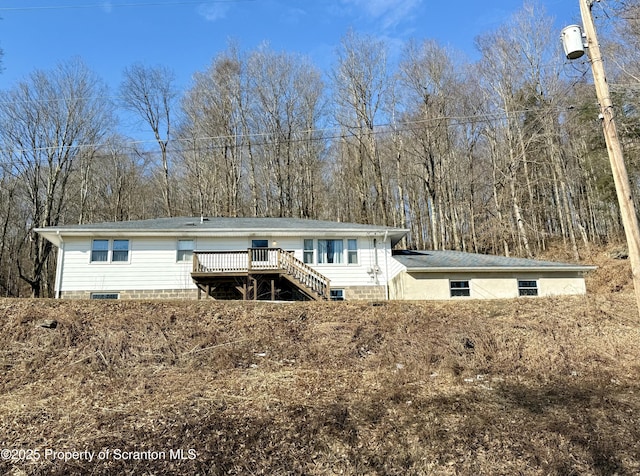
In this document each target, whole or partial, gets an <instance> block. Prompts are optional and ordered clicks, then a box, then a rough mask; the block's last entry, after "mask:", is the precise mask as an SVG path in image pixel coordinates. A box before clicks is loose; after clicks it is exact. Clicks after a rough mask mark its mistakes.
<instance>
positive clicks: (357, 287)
mask: <svg viewBox="0 0 640 476" xmlns="http://www.w3.org/2000/svg"><path fill="white" fill-rule="evenodd" d="M36 231H37V232H38V233H40V234H41V235H42V236H44V237H45V238H46V239H47V240H49V241H51V242H52V243H53V244H54V245H55V246H57V247H58V261H57V269H56V282H55V291H56V297H59V298H84V299H88V298H91V299H146V298H172V299H178V298H190V299H196V298H204V297H212V298H215V299H244V300H247V299H251V300H258V299H263V300H265V299H266V300H311V299H313V300H344V299H347V300H353V299H366V300H376V301H378V300H386V299H398V300H407V299H419V300H428V299H493V298H514V297H533V296H549V295H560V294H584V293H585V292H586V287H585V282H584V274H585V273H586V272H588V271H590V270H592V269H594V267H592V266H582V265H575V264H566V263H554V262H549V261H538V260H527V259H520V258H505V257H499V256H489V255H480V254H473V253H461V252H455V251H406V250H404V251H403V250H400V251H393V248H394V247H395V246H396V245H397V243H398V242H399V241H400V240H401V239H402V238H403V237H404V236H405V235H406V233H407V232H408V230H406V229H403V228H394V227H386V226H377V225H362V224H357V223H341V222H331V221H320V220H305V219H294V218H190V217H186V218H185V217H183V218H160V219H152V220H139V221H127V222H114V223H98V224H87V225H70V226H59V227H46V228H40V229H37V230H36Z"/></svg>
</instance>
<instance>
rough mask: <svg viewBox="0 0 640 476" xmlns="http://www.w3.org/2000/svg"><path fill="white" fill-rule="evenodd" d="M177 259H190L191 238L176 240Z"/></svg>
mask: <svg viewBox="0 0 640 476" xmlns="http://www.w3.org/2000/svg"><path fill="white" fill-rule="evenodd" d="M177 256H178V257H177V260H178V261H191V257H192V256H193V240H178V255H177Z"/></svg>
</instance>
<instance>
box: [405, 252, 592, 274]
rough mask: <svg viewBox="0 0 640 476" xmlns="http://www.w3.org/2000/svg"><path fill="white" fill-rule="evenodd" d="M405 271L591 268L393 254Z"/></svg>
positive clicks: (487, 257)
mask: <svg viewBox="0 0 640 476" xmlns="http://www.w3.org/2000/svg"><path fill="white" fill-rule="evenodd" d="M393 257H394V258H395V259H396V260H397V261H399V262H400V263H401V264H403V265H404V266H405V267H406V268H407V270H408V271H414V272H416V271H421V272H438V271H449V272H450V271H453V270H460V271H469V272H472V271H498V270H501V271H505V270H511V271H589V270H593V269H595V268H596V267H595V266H586V265H579V264H571V263H557V262H554V261H541V260H534V259H525V258H510V257H505V256H496V255H483V254H477V253H464V252H462V251H430V250H428V251H409V250H401V251H396V252H394V256H393Z"/></svg>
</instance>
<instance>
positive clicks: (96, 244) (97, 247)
mask: <svg viewBox="0 0 640 476" xmlns="http://www.w3.org/2000/svg"><path fill="white" fill-rule="evenodd" d="M94 261H96V262H101V261H104V262H106V261H109V240H93V244H92V245H91V262H94Z"/></svg>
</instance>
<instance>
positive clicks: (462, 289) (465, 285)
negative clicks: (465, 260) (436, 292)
mask: <svg viewBox="0 0 640 476" xmlns="http://www.w3.org/2000/svg"><path fill="white" fill-rule="evenodd" d="M449 290H450V291H451V297H468V296H470V295H471V288H470V287H469V281H449Z"/></svg>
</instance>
